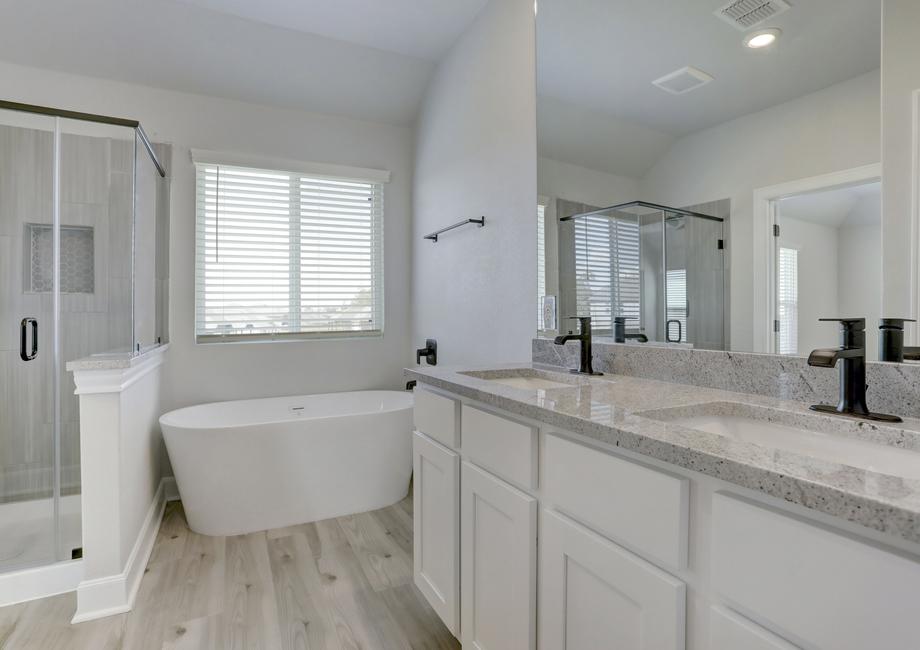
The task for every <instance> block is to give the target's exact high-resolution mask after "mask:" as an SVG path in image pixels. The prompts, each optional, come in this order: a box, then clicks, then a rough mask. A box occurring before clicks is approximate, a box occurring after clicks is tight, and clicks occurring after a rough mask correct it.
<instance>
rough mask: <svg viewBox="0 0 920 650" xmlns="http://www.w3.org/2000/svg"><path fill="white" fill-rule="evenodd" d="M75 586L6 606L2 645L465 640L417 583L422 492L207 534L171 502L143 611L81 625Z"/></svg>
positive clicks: (366, 646)
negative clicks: (415, 535) (269, 525)
mask: <svg viewBox="0 0 920 650" xmlns="http://www.w3.org/2000/svg"><path fill="white" fill-rule="evenodd" d="M75 606H76V596H75V595H74V594H73V593H69V594H63V595H61V596H54V597H52V598H44V599H41V600H36V601H32V602H29V603H22V604H19V605H12V606H10V607H4V608H0V648H2V649H3V650H25V649H29V650H31V649H36V650H109V649H116V648H122V649H125V650H147V649H148V648H149V649H155V650H180V649H182V650H184V649H195V650H198V649H201V650H233V649H237V648H239V649H246V650H250V649H260V650H276V649H277V650H306V649H310V650H313V649H314V648H316V649H329V650H333V649H336V650H339V649H341V650H358V649H361V650H400V649H403V648H431V649H439V648H454V649H455V648H459V647H460V645H459V643H457V641H456V640H455V639H454V638H453V637H452V636H451V634H450V632H448V631H447V628H445V627H444V625H443V624H442V623H441V621H440V619H439V618H438V616H437V614H435V613H434V611H433V610H432V609H431V607H429V606H428V604H427V603H426V602H425V600H424V599H423V598H422V596H421V594H420V593H419V592H418V590H417V589H416V588H415V586H414V585H413V584H412V501H411V498H408V497H407V498H406V499H405V500H404V501H402V502H400V503H398V504H396V505H394V506H391V507H389V508H384V509H382V510H376V511H374V512H367V513H362V514H358V515H352V516H348V517H339V518H338V519H329V520H326V521H320V522H316V523H311V524H302V525H299V526H291V527H289V528H281V529H276V530H269V531H263V532H259V533H252V534H249V535H239V536H236V537H206V536H203V535H198V534H196V533H193V532H192V531H191V530H189V528H188V525H187V524H186V521H185V513H184V512H183V510H182V504H181V503H179V502H173V503H169V504H167V507H166V512H165V514H164V515H163V522H162V525H161V527H160V532H159V535H158V537H157V541H156V544H155V546H154V548H153V553H152V555H151V557H150V562H149V563H148V565H147V569H146V571H145V574H144V578H143V580H142V582H141V586H140V590H139V592H138V596H137V603H136V604H135V607H134V610H133V611H131V612H129V613H127V614H120V615H117V616H111V617H109V618H105V619H100V620H96V621H90V622H87V623H80V624H78V625H71V624H70V618H71V617H72V616H73V612H74V609H75Z"/></svg>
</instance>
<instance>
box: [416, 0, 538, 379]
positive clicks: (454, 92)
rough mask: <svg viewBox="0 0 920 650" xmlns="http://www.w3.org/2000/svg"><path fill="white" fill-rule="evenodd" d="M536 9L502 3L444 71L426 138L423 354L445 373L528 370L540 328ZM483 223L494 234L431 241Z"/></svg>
mask: <svg viewBox="0 0 920 650" xmlns="http://www.w3.org/2000/svg"><path fill="white" fill-rule="evenodd" d="M533 12H534V5H533V2H532V0H492V2H491V3H489V4H488V5H487V6H486V7H484V8H483V10H482V11H481V12H480V14H479V16H478V17H477V18H476V20H475V21H474V22H473V24H472V25H471V26H470V27H469V29H467V31H466V32H465V33H464V35H463V36H462V37H461V38H460V40H459V41H458V42H457V43H456V44H455V45H454V47H453V48H452V49H451V51H450V52H449V53H448V54H447V56H446V57H445V58H444V60H443V61H442V62H441V64H440V65H439V66H438V69H437V71H436V72H435V75H434V78H433V79H432V82H431V85H430V87H429V88H428V91H427V93H426V96H425V100H424V102H423V106H422V109H421V113H420V116H419V121H418V126H417V130H416V149H415V153H416V159H415V182H414V195H413V200H414V211H413V212H414V224H413V229H412V247H413V268H412V278H413V291H412V305H413V322H412V332H413V341H412V342H413V343H414V344H416V346H419V347H420V346H421V345H422V344H423V343H424V339H425V338H435V339H437V340H438V345H439V361H438V362H439V363H440V364H457V363H465V364H474V363H495V362H500V361H526V360H529V359H530V354H531V351H530V347H531V343H530V339H531V337H532V336H533V333H534V331H535V325H536V323H535V321H536V306H535V296H536V257H537V256H536V247H537V243H536V242H537V231H536V227H535V223H536V209H537V206H536V203H537V202H536V198H537V185H536V159H537V156H536V110H535V97H536V90H535V89H536V82H535V63H534V54H535V51H534V13H533ZM480 215H485V217H486V226H485V228H482V229H479V228H476V227H473V226H468V227H465V228H461V229H458V230H456V231H452V232H450V233H448V234H446V235H444V237H443V238H441V240H440V241H439V242H437V243H432V242H430V241H423V240H422V236H423V235H425V234H426V233H428V232H431V231H433V230H437V229H439V228H441V227H443V226H446V225H449V224H451V223H453V222H455V221H458V220H460V219H465V218H468V217H478V216H480Z"/></svg>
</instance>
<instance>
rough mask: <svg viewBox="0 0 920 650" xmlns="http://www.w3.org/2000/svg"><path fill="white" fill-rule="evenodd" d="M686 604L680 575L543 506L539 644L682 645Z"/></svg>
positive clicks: (548, 648)
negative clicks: (665, 569) (663, 569)
mask: <svg viewBox="0 0 920 650" xmlns="http://www.w3.org/2000/svg"><path fill="white" fill-rule="evenodd" d="M685 607H686V587H685V585H684V583H683V582H681V581H680V580H678V579H677V578H675V577H673V576H671V575H669V574H667V573H665V572H664V571H662V570H661V569H659V568H657V567H655V566H653V565H652V564H649V563H648V562H646V561H645V560H643V559H642V558H640V557H639V556H637V555H634V554H633V553H630V552H629V551H627V550H626V549H624V548H622V547H621V546H618V545H617V544H614V543H613V542H611V541H610V540H608V539H606V538H604V537H601V536H600V535H598V534H596V533H594V532H591V531H590V530H588V529H587V528H584V527H582V526H580V525H579V524H577V523H575V522H573V521H572V520H570V519H568V518H567V517H564V516H563V515H560V514H557V513H555V512H551V511H549V510H544V511H543V520H542V527H541V534H540V649H541V650H560V649H561V648H565V650H596V649H597V648H630V649H631V650H682V649H683V648H684V639H685V620H686V619H685V616H686V611H685ZM736 650H740V649H736Z"/></svg>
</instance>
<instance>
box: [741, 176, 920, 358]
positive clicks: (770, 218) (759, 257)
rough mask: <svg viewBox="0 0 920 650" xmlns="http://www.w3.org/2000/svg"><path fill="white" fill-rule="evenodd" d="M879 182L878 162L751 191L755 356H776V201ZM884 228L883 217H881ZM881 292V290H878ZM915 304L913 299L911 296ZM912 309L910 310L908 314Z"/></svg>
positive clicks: (880, 178)
mask: <svg viewBox="0 0 920 650" xmlns="http://www.w3.org/2000/svg"><path fill="white" fill-rule="evenodd" d="M881 180H882V164H881V162H878V163H873V164H871V165H863V166H862V167H853V168H851V169H843V170H840V171H836V172H831V173H829V174H820V175H818V176H810V177H808V178H800V179H798V180H794V181H788V182H786V183H779V184H778V185H769V186H767V187H761V188H758V189H755V190H754V251H753V252H754V257H753V261H754V269H753V270H754V287H753V289H754V293H753V296H752V298H753V307H754V309H753V311H754V314H753V315H754V350H753V351H754V352H765V353H768V354H776V352H777V351H776V337H775V336H774V335H773V328H772V327H771V324H772V323H773V321H774V320H775V319H776V301H775V300H774V299H773V296H774V294H775V291H776V286H775V285H776V268H775V266H776V257H775V255H774V246H775V242H774V235H773V225H774V224H775V223H776V201H777V200H779V199H783V198H787V197H790V196H795V195H797V194H806V193H809V192H817V191H821V190H831V189H835V188H841V187H847V186H850V185H862V184H864V183H871V182H878V181H881ZM882 223H883V224H884V215H883V216H882ZM879 290H881V288H880V289H879ZM911 301H912V302H913V301H914V296H911ZM913 310H914V306H913V305H912V306H911V311H913Z"/></svg>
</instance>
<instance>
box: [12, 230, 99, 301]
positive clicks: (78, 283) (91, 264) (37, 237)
mask: <svg viewBox="0 0 920 650" xmlns="http://www.w3.org/2000/svg"><path fill="white" fill-rule="evenodd" d="M26 228H27V229H28V236H27V237H26V242H28V245H29V254H28V257H27V259H29V262H30V263H29V274H28V277H29V286H27V287H26V291H31V292H32V293H47V292H50V291H51V290H52V289H53V286H54V285H53V278H52V275H51V268H52V258H51V245H52V230H51V226H48V225H43V224H27V225H26ZM94 291H95V261H94V242H93V229H92V227H90V226H61V293H93V292H94Z"/></svg>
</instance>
